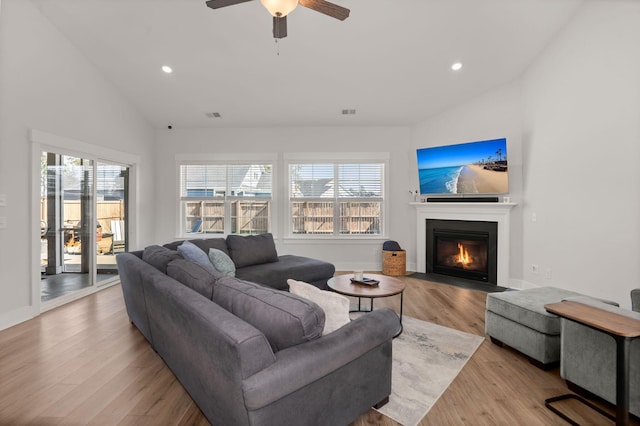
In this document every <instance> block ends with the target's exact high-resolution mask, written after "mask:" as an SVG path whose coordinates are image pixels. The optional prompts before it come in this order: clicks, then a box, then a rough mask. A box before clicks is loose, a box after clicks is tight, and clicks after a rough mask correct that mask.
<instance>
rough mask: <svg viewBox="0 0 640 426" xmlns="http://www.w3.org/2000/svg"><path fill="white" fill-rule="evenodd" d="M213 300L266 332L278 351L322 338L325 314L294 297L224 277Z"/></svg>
mask: <svg viewBox="0 0 640 426" xmlns="http://www.w3.org/2000/svg"><path fill="white" fill-rule="evenodd" d="M212 300H213V301H214V302H215V303H217V304H218V305H220V306H222V307H223V308H224V309H226V310H228V311H229V312H231V313H232V314H234V315H236V316H237V317H239V318H242V319H243V320H244V321H246V322H248V323H249V324H251V325H253V326H254V327H256V328H257V329H258V330H260V331H262V332H263V333H264V335H265V336H266V337H267V339H268V340H269V343H270V345H271V347H272V348H273V351H274V352H277V351H280V350H282V349H285V348H288V347H291V346H295V345H298V344H301V343H304V342H308V341H311V340H315V339H317V338H319V337H320V336H322V330H323V329H324V321H325V315H324V311H323V310H322V309H321V308H320V307H319V306H318V305H316V304H315V303H313V302H311V301H310V300H307V299H304V298H302V297H299V296H296V295H294V294H290V293H287V292H283V291H278V290H274V289H272V288H268V287H262V286H261V285H258V284H254V283H250V282H247V281H242V280H239V279H237V278H232V277H222V278H220V279H219V280H218V281H217V282H216V285H215V289H214V291H213V299H212Z"/></svg>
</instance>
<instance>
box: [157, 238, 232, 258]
mask: <svg viewBox="0 0 640 426" xmlns="http://www.w3.org/2000/svg"><path fill="white" fill-rule="evenodd" d="M189 241H190V242H192V243H193V244H195V245H197V246H198V247H200V248H201V249H202V251H203V252H205V253H209V249H210V248H215V249H218V250H220V251H222V252H224V253H225V254H227V255H228V254H229V250H228V249H227V240H225V239H224V238H198V239H193V240H189ZM183 242H184V240H179V241H173V242H171V243H167V244H165V245H164V247H167V248H169V249H171V250H177V249H178V246H180V245H181V244H182V243H183Z"/></svg>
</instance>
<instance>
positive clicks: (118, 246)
mask: <svg viewBox="0 0 640 426" xmlns="http://www.w3.org/2000/svg"><path fill="white" fill-rule="evenodd" d="M128 188H129V168H128V167H125V166H121V165H117V164H107V163H103V162H98V163H97V166H96V218H97V221H98V231H97V233H96V267H97V282H98V283H99V282H101V281H103V280H107V279H109V278H110V277H111V275H113V274H117V273H118V270H117V267H116V256H115V255H116V254H117V253H120V252H124V251H127V234H128V232H127V229H128V220H127V216H128V198H129V189H128Z"/></svg>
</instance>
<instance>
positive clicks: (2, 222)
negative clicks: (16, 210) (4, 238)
mask: <svg viewBox="0 0 640 426" xmlns="http://www.w3.org/2000/svg"><path fill="white" fill-rule="evenodd" d="M6 227H7V218H6V216H0V229H4V228H6Z"/></svg>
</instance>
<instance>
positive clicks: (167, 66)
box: [162, 65, 173, 74]
mask: <svg viewBox="0 0 640 426" xmlns="http://www.w3.org/2000/svg"><path fill="white" fill-rule="evenodd" d="M162 71H164V72H166V73H167V74H171V73H172V72H173V70H172V69H171V67H170V66H169V65H163V66H162Z"/></svg>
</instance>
